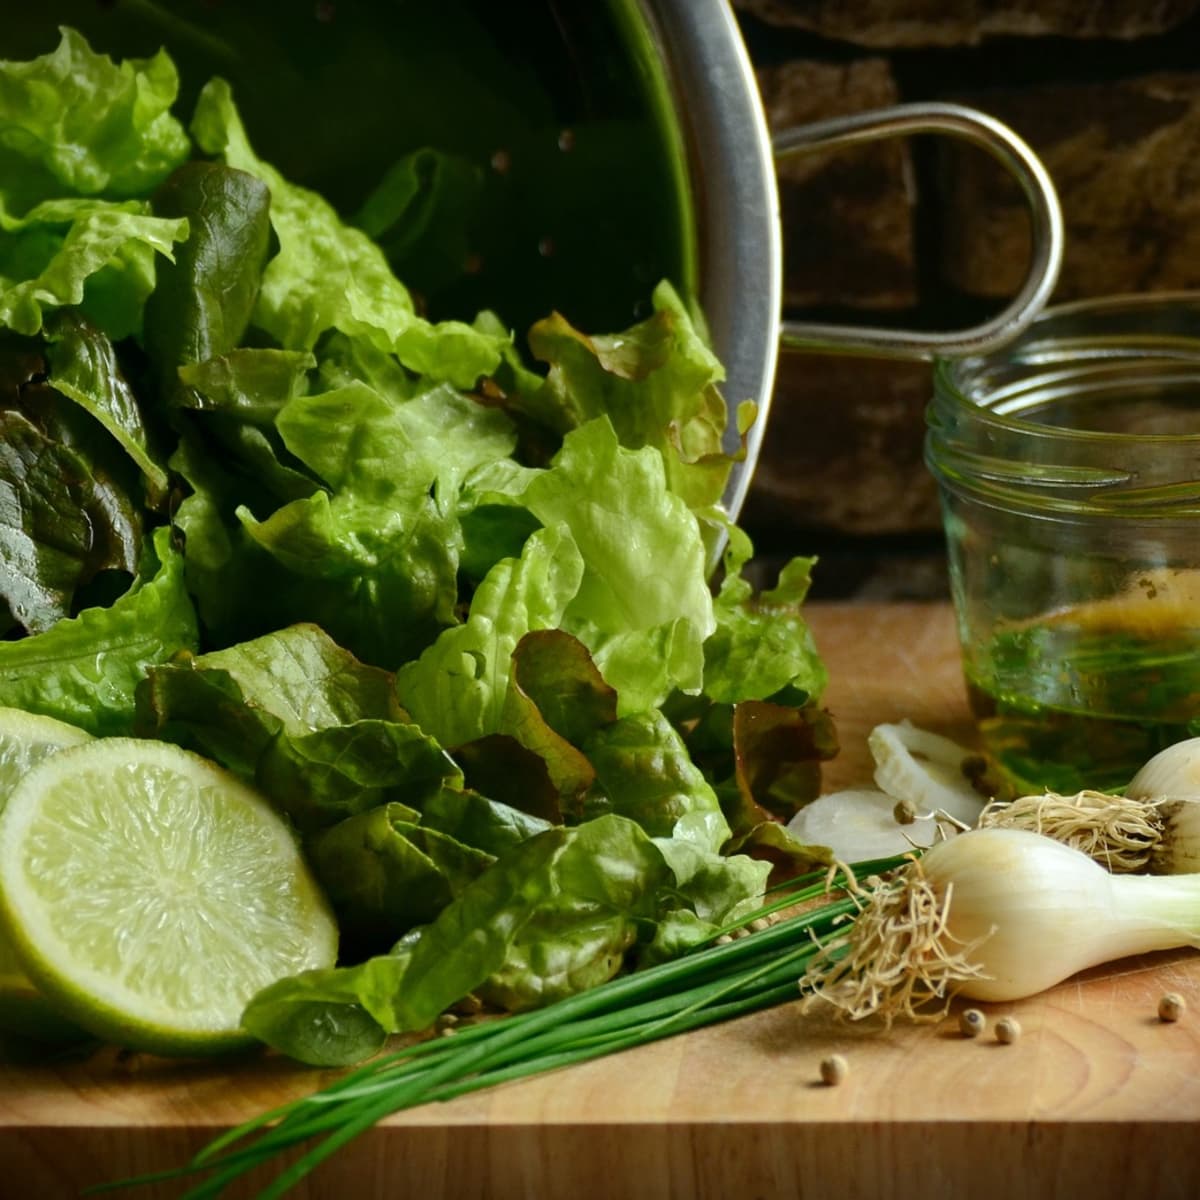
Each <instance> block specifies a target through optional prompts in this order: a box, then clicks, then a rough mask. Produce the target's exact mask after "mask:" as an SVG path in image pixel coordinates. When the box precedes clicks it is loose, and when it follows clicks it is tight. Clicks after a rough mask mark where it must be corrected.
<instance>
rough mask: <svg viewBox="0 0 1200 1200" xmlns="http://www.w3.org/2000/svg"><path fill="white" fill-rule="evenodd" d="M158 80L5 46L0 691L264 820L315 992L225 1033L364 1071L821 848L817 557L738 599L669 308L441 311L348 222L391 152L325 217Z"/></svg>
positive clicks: (171, 71)
mask: <svg viewBox="0 0 1200 1200" xmlns="http://www.w3.org/2000/svg"><path fill="white" fill-rule="evenodd" d="M177 88H178V77H177V73H176V69H175V67H174V65H173V63H172V61H171V60H170V58H169V57H168V56H167V55H166V54H165V53H164V52H160V53H159V54H157V55H156V56H154V57H152V58H148V59H144V60H125V61H120V62H118V61H114V60H113V59H111V58H109V57H108V56H105V55H101V54H97V53H94V52H93V51H92V49H91V48H90V47H89V46H88V44H87V43H86V41H85V40H84V39H83V38H82V37H81V36H79V35H78V34H77V33H75V32H73V31H71V30H69V29H68V30H64V31H63V33H62V39H61V42H60V44H59V45H58V47H57V49H55V50H54V51H53V52H51V53H49V54H47V55H45V56H43V57H41V58H38V59H35V60H33V61H30V62H24V63H17V62H3V63H0V425H2V429H0V626H2V630H0V631H2V632H3V634H4V637H3V640H0V704H5V705H12V706H16V707H20V708H23V709H26V710H28V711H30V712H35V713H44V714H47V715H49V716H53V717H57V718H59V719H62V720H65V721H69V722H71V723H73V724H76V725H79V726H81V727H83V728H84V729H87V730H89V731H90V732H91V733H93V734H97V735H101V736H103V735H130V734H133V735H136V736H143V737H155V738H162V739H166V740H169V741H172V742H176V743H178V744H180V745H182V746H185V747H188V748H190V749H193V750H195V751H197V752H199V753H201V754H204V755H206V756H208V757H210V758H212V759H214V760H216V761H218V762H220V763H222V764H223V765H224V766H225V767H227V768H228V769H229V770H231V771H233V772H235V773H236V774H238V775H239V776H241V777H243V778H245V779H247V780H250V781H252V782H253V783H254V785H256V786H257V788H258V789H259V790H260V791H261V792H262V793H263V794H264V795H266V796H267V797H268V798H269V799H270V800H271V802H272V803H273V804H274V805H275V806H276V808H277V809H278V811H279V812H280V813H281V814H283V816H284V817H286V819H287V820H288V821H290V822H291V824H292V825H293V827H294V828H295V830H296V834H297V837H298V838H299V839H301V842H302V845H303V846H304V848H305V851H306V853H307V857H308V860H309V862H310V863H311V865H312V868H313V870H314V872H315V873H316V875H317V877H318V878H319V880H320V882H321V884H322V885H323V887H324V889H325V891H326V893H327V895H328V897H329V900H330V902H331V904H332V906H333V908H334V910H335V911H336V914H337V916H338V920H339V924H340V928H341V944H342V950H341V960H340V965H339V966H338V967H336V968H334V969H331V970H328V971H318V972H310V973H308V974H306V975H303V976H300V977H297V978H294V979H286V980H282V981H280V982H278V983H277V984H275V985H273V986H272V987H271V988H268V989H267V990H266V991H265V992H263V993H261V994H260V995H259V996H258V997H257V998H256V999H255V1000H254V1001H253V1002H252V1003H251V1005H250V1007H249V1009H248V1010H247V1012H246V1016H245V1023H246V1025H247V1028H248V1029H250V1030H251V1031H252V1032H253V1033H255V1034H256V1035H257V1036H259V1037H260V1038H261V1039H262V1040H263V1041H265V1042H267V1043H269V1044H272V1045H274V1046H276V1047H279V1048H281V1049H283V1050H285V1051H287V1052H288V1053H291V1054H293V1055H295V1056H296V1057H298V1058H302V1059H304V1060H306V1061H310V1062H319V1063H337V1062H345V1061H350V1060H353V1059H356V1058H361V1057H362V1056H363V1055H365V1054H368V1053H370V1052H371V1051H372V1050H374V1049H375V1048H377V1047H378V1046H379V1045H380V1044H381V1042H382V1040H383V1039H384V1037H385V1036H386V1034H387V1033H389V1032H394V1031H402V1030H418V1029H422V1028H425V1027H427V1026H428V1025H429V1024H430V1023H431V1022H432V1021H433V1020H434V1019H435V1018H436V1017H437V1015H438V1014H439V1013H441V1012H442V1011H443V1010H445V1009H446V1008H447V1007H448V1006H450V1005H453V1004H455V1003H457V1002H460V1001H462V1000H463V999H464V998H472V999H474V1000H477V1001H481V1002H483V1003H485V1004H488V1005H493V1006H497V1007H499V1008H502V1009H508V1010H518V1009H522V1008H528V1007H531V1006H536V1005H541V1004H544V1003H547V1002H549V1001H552V1000H554V999H556V998H559V997H562V996H565V995H568V994H571V993H573V992H576V991H578V990H580V989H583V988H587V987H590V986H592V985H595V984H597V983H599V982H601V981H603V980H605V979H608V978H610V977H611V976H613V975H614V974H615V973H617V972H619V971H622V970H628V969H636V967H637V966H638V965H639V964H643V963H648V962H652V961H657V960H661V959H663V958H666V957H669V956H672V955H676V954H679V953H681V952H682V951H684V950H686V949H687V948H688V947H689V946H692V945H695V944H697V943H698V942H700V941H702V940H704V939H706V938H708V937H710V936H711V935H712V933H713V932H714V930H716V929H718V928H719V927H720V926H722V925H723V924H725V923H727V922H729V921H731V920H734V919H736V917H737V915H738V914H739V912H746V911H748V910H749V909H751V908H753V907H754V906H755V905H756V904H757V902H758V900H759V898H760V897H761V895H762V894H763V890H764V888H765V886H766V885H767V880H768V876H769V875H770V874H771V872H772V871H778V872H787V871H789V870H790V871H798V870H801V869H805V868H810V867H811V866H812V865H813V864H814V863H818V862H824V861H826V859H825V852H824V851H823V850H821V849H820V848H809V847H804V846H800V845H797V844H796V843H795V842H794V841H793V840H792V839H791V838H790V837H789V836H788V834H787V833H786V830H785V829H784V827H783V821H785V820H786V818H787V817H788V816H789V815H790V814H791V813H792V812H793V811H795V809H796V808H797V807H799V806H800V805H801V804H803V803H805V802H806V801H807V800H809V799H811V798H812V797H813V796H814V795H815V794H816V792H817V790H818V786H819V770H820V768H819V763H820V760H821V759H822V758H828V757H830V756H832V754H833V753H835V751H836V739H835V734H834V730H833V727H832V723H831V720H830V718H829V716H828V714H827V713H826V712H824V711H823V710H822V709H821V707H820V704H819V701H820V696H821V691H822V688H823V686H824V684H825V671H824V667H823V665H822V663H821V660H820V658H819V657H818V654H817V652H816V650H815V648H814V645H813V642H812V639H811V637H810V634H809V631H808V628H807V626H806V624H805V622H804V619H803V617H802V615H801V612H800V609H801V604H802V602H803V600H804V597H805V593H806V590H807V588H808V583H809V572H810V568H811V565H812V563H811V560H804V559H798V560H796V561H794V562H792V563H791V564H790V565H788V566H787V567H786V568H785V569H784V570H783V571H782V572H781V573H780V575H779V578H778V581H777V584H776V586H775V587H774V588H772V589H770V590H769V591H764V592H762V593H756V592H755V590H754V589H753V587H752V586H751V584H750V583H749V582H748V581H747V579H746V578H745V577H744V575H743V568H744V567H745V565H746V563H747V562H748V560H749V558H750V556H751V553H752V551H751V546H750V544H749V541H748V539H747V537H746V535H745V534H744V532H742V531H741V530H740V529H738V528H737V527H736V526H734V525H733V524H732V523H731V522H729V521H728V520H727V518H726V517H725V516H724V514H723V513H722V510H721V507H720V498H721V495H722V492H723V489H724V487H725V485H726V482H727V480H728V478H729V474H730V470H731V467H732V464H733V461H734V460H733V458H732V457H731V456H730V455H729V454H728V453H726V452H725V451H724V450H723V449H722V439H723V435H724V433H725V427H726V424H727V422H728V420H729V418H728V415H727V408H726V405H725V403H724V400H723V398H722V396H721V393H720V392H719V390H718V385H719V383H720V382H721V380H722V371H721V367H720V364H719V363H718V362H717V361H716V359H715V358H714V356H713V354H712V353H711V351H710V350H709V349H708V348H707V346H706V344H705V341H704V339H703V337H702V336H701V334H700V332H699V331H698V329H697V327H696V325H695V324H694V323H693V320H692V319H691V318H690V317H689V312H688V310H687V308H686V306H685V305H684V304H683V303H682V302H681V301H680V299H679V297H678V296H677V295H676V293H675V291H674V290H673V289H672V288H671V286H670V285H669V284H666V283H664V284H661V285H660V286H659V287H658V288H657V289H656V290H655V292H654V295H653V313H652V315H650V316H649V317H648V318H647V319H645V320H644V321H642V322H641V323H639V324H637V325H635V326H634V327H633V328H630V329H627V330H624V331H623V332H620V333H618V334H615V335H609V336H587V335H585V334H584V333H582V332H580V331H578V330H576V329H574V328H573V327H572V326H571V325H570V324H569V323H568V321H567V320H566V319H565V318H564V317H563V316H561V315H559V314H557V313H556V314H553V315H551V316H549V317H547V318H546V319H545V320H542V321H540V322H539V323H537V324H536V325H535V326H534V327H533V328H532V329H531V330H530V331H529V333H528V335H527V339H526V342H525V344H524V345H521V346H519V345H518V343H517V342H516V341H514V338H513V336H512V335H511V334H510V331H509V330H508V329H506V327H505V326H504V324H503V322H502V321H501V319H500V318H499V317H498V316H497V315H495V314H492V313H488V312H484V313H481V314H479V315H478V317H476V318H475V319H474V321H473V322H472V323H469V324H468V323H466V322H462V321H443V322H439V323H431V322H430V321H427V320H426V319H424V318H423V317H422V316H421V315H420V313H419V311H418V309H417V307H416V305H415V304H414V301H413V298H412V296H411V295H410V294H409V292H408V291H407V290H406V289H405V287H404V285H403V284H402V283H401V282H400V281H399V280H398V279H397V278H396V276H395V275H394V274H393V271H392V269H391V267H390V265H389V262H388V259H387V256H386V254H385V252H384V250H383V249H381V247H380V245H379V244H377V243H376V242H374V241H372V240H371V237H370V236H369V233H368V229H370V227H371V218H372V214H375V215H376V216H377V215H378V214H379V213H386V214H388V220H389V221H390V222H392V223H393V225H394V227H396V228H400V229H402V228H403V222H404V214H405V210H406V205H408V204H409V203H410V202H412V201H413V195H414V184H413V179H414V169H413V168H412V162H411V161H408V160H401V161H400V162H398V163H397V164H396V165H395V167H393V169H391V170H390V171H388V173H387V174H386V176H385V177H384V179H383V180H382V182H381V183H380V184H379V185H378V187H377V188H376V190H375V191H374V192H372V193H370V194H369V195H366V196H365V197H364V200H363V204H362V209H361V211H360V212H359V213H358V214H355V215H353V216H351V217H349V218H347V217H344V216H342V215H340V214H339V213H337V212H335V211H334V209H333V208H332V207H331V206H330V205H329V204H328V203H327V202H326V201H324V200H323V199H322V198H321V197H320V196H318V195H316V194H314V193H312V192H311V191H308V190H305V189H303V188H301V187H298V186H295V185H293V184H291V183H289V182H288V181H287V180H286V179H284V178H282V177H281V176H280V175H279V174H278V173H277V172H276V171H275V170H274V169H273V168H272V167H271V166H270V165H269V164H268V163H267V162H264V161H263V160H261V159H260V158H259V157H258V156H257V155H256V153H255V151H254V149H253V148H252V146H251V143H250V141H249V140H248V137H247V134H246V131H245V129H244V128H243V126H242V124H241V122H240V120H239V117H238V112H237V110H236V108H235V106H234V100H233V97H232V95H231V92H230V89H229V87H228V85H227V84H225V83H224V82H223V81H222V80H220V79H213V80H211V81H210V82H209V83H208V84H207V86H206V87H205V88H204V90H203V91H202V92H201V94H200V97H199V101H198V103H197V104H196V107H195V112H194V114H193V115H192V117H191V121H190V124H187V125H185V124H184V123H183V122H182V121H181V120H180V119H179V118H178V117H177V116H176V115H175V114H174V113H173V112H172V106H173V104H174V102H175V99H176V94H177ZM376 223H377V222H376ZM753 415H754V414H753V406H752V405H748V404H747V405H743V406H742V409H741V410H740V412H739V414H738V418H737V419H738V421H739V422H740V425H741V429H740V432H741V433H743V434H744V432H745V430H746V428H748V426H749V423H750V422H751V421H752V419H753ZM722 545H723V546H724V556H723V562H722V564H721V566H720V570H719V571H718V572H717V574H718V577H719V580H720V582H719V583H713V582H712V581H711V579H710V575H711V574H712V572H711V570H710V562H711V559H712V558H713V554H714V549H715V548H718V547H721V546H722Z"/></svg>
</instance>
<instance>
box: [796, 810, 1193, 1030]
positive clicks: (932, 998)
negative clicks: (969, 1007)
mask: <svg viewBox="0 0 1200 1200" xmlns="http://www.w3.org/2000/svg"><path fill="white" fill-rule="evenodd" d="M1178 946H1200V875H1191V876H1184V875H1176V876H1171V877H1165V876H1163V877H1155V876H1150V875H1111V874H1110V873H1109V872H1107V871H1106V870H1104V868H1103V867H1101V866H1100V865H1099V864H1097V863H1096V862H1094V861H1093V860H1092V859H1090V858H1089V857H1088V856H1087V855H1086V854H1083V853H1082V852H1080V851H1079V850H1075V849H1074V848H1072V847H1070V846H1066V845H1064V844H1063V843H1061V842H1057V841H1055V840H1054V839H1052V838H1048V837H1045V836H1043V835H1041V834H1037V833H1032V832H1030V831H1028V830H1022V829H975V830H971V831H969V832H966V833H962V834H959V835H958V836H957V837H953V838H949V839H948V840H946V841H943V842H939V843H938V844H937V845H935V846H934V847H933V848H932V849H931V850H929V851H927V852H926V853H925V854H924V855H922V856H921V857H920V858H919V859H916V860H914V861H912V862H911V863H909V864H908V865H907V866H905V867H904V868H903V869H901V870H900V871H898V872H896V873H895V874H894V875H893V876H891V877H890V878H888V879H885V880H881V881H878V882H877V883H875V885H874V886H873V887H871V888H870V889H869V890H868V892H867V894H866V898H865V899H864V900H863V907H862V909H861V911H860V913H859V915H858V916H857V917H855V919H854V921H853V923H852V924H851V925H850V926H849V928H848V929H847V930H846V931H845V932H844V933H842V934H841V935H839V937H838V938H836V939H833V940H831V941H829V942H827V943H826V944H825V945H823V946H822V948H821V950H820V951H819V952H818V954H817V956H816V957H815V958H814V959H813V961H812V963H811V964H810V965H809V967H808V969H807V970H806V971H805V973H804V975H803V977H802V978H801V980H800V989H801V991H802V992H803V993H804V994H805V995H806V996H807V1000H806V1003H808V1004H811V1003H814V1002H816V1001H818V1000H821V999H823V1000H825V1001H828V1002H830V1003H832V1004H834V1005H836V1006H837V1007H838V1008H839V1009H841V1010H842V1011H843V1012H844V1013H846V1014H847V1015H848V1016H850V1017H851V1018H852V1019H860V1018H863V1017H867V1016H871V1015H874V1014H878V1015H880V1016H882V1017H883V1018H884V1019H885V1020H886V1022H887V1023H888V1024H889V1025H890V1024H891V1022H892V1020H893V1019H894V1018H895V1017H898V1016H905V1017H909V1018H911V1019H917V1020H923V1019H924V1020H927V1019H937V1018H940V1017H941V1016H943V1015H944V1014H945V1012H946V1010H947V1008H948V1007H949V1004H950V1000H951V999H952V997H953V996H955V995H963V996H966V997H968V998H970V999H974V1000H990V1001H997V1000H1019V999H1022V998H1024V997H1026V996H1032V995H1035V994H1036V993H1038V992H1041V991H1044V990H1045V989H1046V988H1049V987H1052V986H1053V985H1054V984H1056V983H1060V982H1061V981H1062V980H1064V979H1067V978H1068V977H1069V976H1071V975H1074V974H1075V973H1076V972H1077V971H1082V970H1083V969H1084V968H1086V967H1092V966H1096V965H1098V964H1100V963H1105V962H1110V961H1112V960H1114V959H1118V958H1124V957H1125V956H1127V955H1130V954H1141V953H1145V952H1148V951H1151V950H1165V949H1170V948H1173V947H1178ZM931 1009H932V1010H933V1011H930V1010H931Z"/></svg>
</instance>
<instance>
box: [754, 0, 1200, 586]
mask: <svg viewBox="0 0 1200 1200" xmlns="http://www.w3.org/2000/svg"><path fill="white" fill-rule="evenodd" d="M736 10H737V13H738V18H739V21H740V23H741V26H742V30H743V34H744V37H745V39H746V42H747V45H748V47H749V49H750V53H751V57H752V59H753V61H754V63H755V66H756V69H757V72H758V77H759V84H760V87H761V90H762V94H763V101H764V104H765V107H766V109H767V114H768V120H769V122H770V123H771V125H772V127H773V128H784V127H786V126H788V125H791V124H798V123H803V122H807V121H813V120H818V119H820V118H822V117H825V116H832V115H835V114H840V113H846V112H853V111H857V110H860V109H869V108H876V107H881V106H884V105H888V104H894V103H899V102H903V101H910V100H923V99H937V100H951V101H958V102H961V103H966V104H970V105H973V106H974V107H976V108H980V109H982V110H983V111H985V112H988V113H990V114H991V115H993V116H995V117H997V118H999V119H1000V120H1002V121H1004V122H1006V123H1007V124H1008V125H1010V126H1011V127H1012V128H1013V129H1014V130H1016V132H1017V133H1019V134H1020V135H1021V136H1022V137H1023V138H1024V139H1025V140H1026V141H1027V142H1029V144H1030V145H1031V146H1032V147H1033V149H1034V150H1035V151H1036V152H1037V153H1038V155H1039V156H1040V157H1041V159H1042V161H1043V162H1044V163H1045V165H1046V167H1047V169H1048V171H1049V173H1050V175H1051V177H1052V178H1053V180H1054V183H1055V186H1056V188H1057V190H1058V193H1059V197H1060V200H1061V202H1062V207H1063V215H1064V220H1065V223H1066V239H1067V240H1066V255H1065V260H1064V264H1063V270H1062V274H1061V276H1060V280H1059V284H1058V287H1057V290H1056V292H1055V295H1054V299H1055V300H1056V301H1066V300H1074V299H1081V298H1086V297H1091V296H1100V295H1105V294H1112V293H1122V292H1146V291H1169V290H1175V289H1184V288H1196V287H1200V0H1158V2H1156V3H1138V2H1136V0H1125V2H1120V0H1023V2H1022V0H1009V2H1006V0H973V2H965V3H964V2H962V0H959V2H957V3H956V2H954V0H736ZM778 174H779V179H780V190H781V203H782V208H783V214H784V239H785V261H786V280H785V295H786V301H785V307H786V312H787V314H788V315H790V316H796V317H803V316H810V317H811V316H821V317H824V318H831V319H837V320H853V321H855V322H856V323H861V322H863V321H870V322H876V323H890V324H903V325H908V326H922V327H927V328H935V327H936V328H953V327H962V326H965V325H968V324H971V323H973V322H975V321H976V320H978V319H980V318H981V317H984V316H986V315H987V314H988V313H990V312H994V311H996V310H997V309H998V308H999V307H1001V306H1002V305H1003V303H1004V302H1005V301H1006V299H1007V298H1008V297H1010V296H1011V295H1012V294H1013V293H1014V292H1015V291H1016V290H1017V289H1018V287H1019V286H1020V283H1021V280H1022V278H1023V276H1024V273H1025V269H1026V264H1027V262H1028V227H1027V219H1026V216H1025V206H1024V202H1023V200H1022V199H1021V197H1020V195H1019V193H1018V192H1017V190H1016V187H1015V185H1013V184H1012V183H1011V182H1010V181H1009V180H1008V179H1007V178H1006V177H1005V176H1004V174H1003V173H1002V172H1001V171H1000V169H999V168H997V167H996V166H995V165H994V164H993V163H992V161H991V160H990V159H989V158H988V157H987V156H986V155H985V154H983V153H982V152H981V151H978V150H975V149H973V148H971V147H968V146H965V145H964V144H962V143H960V142H958V141H950V140H947V139H944V138H923V137H922V138H913V139H909V140H908V141H907V142H895V141H892V142H887V143H876V144H875V145H873V146H865V147H860V148H856V149H854V150H849V151H842V152H839V153H838V154H837V155H836V156H834V155H825V156H808V157H805V158H803V159H793V160H791V161H789V162H788V163H784V164H781V165H780V167H779V171H778ZM929 394H930V373H929V368H928V367H926V366H923V365H920V364H915V365H914V364H897V363H886V362H878V361H867V360H861V359H858V360H856V359H850V358H834V357H822V356H814V355H807V354H806V355H797V354H790V353H785V354H784V355H782V357H781V360H780V366H779V375H778V386H777V390H776V394H775V397H774V399H773V407H772V413H771V417H770V421H769V423H768V425H767V435H766V440H765V445H764V450H763V454H762V456H761V458H760V461H759V466H758V469H757V472H756V475H755V481H754V486H753V488H752V491H751V494H750V497H749V499H748V501H747V505H746V508H745V509H744V511H743V514H742V520H743V523H744V524H745V525H746V526H747V528H748V529H749V531H750V532H751V534H752V536H753V537H754V540H755V544H756V546H757V548H758V551H759V555H760V559H759V561H760V564H761V565H762V566H763V568H764V571H765V572H769V570H770V568H771V567H772V566H773V564H774V562H775V561H776V560H778V559H781V558H784V557H787V556H790V555H792V554H810V553H816V554H817V555H819V557H820V562H819V565H818V567H817V570H816V573H815V577H814V586H813V592H812V595H813V597H814V598H825V599H830V598H838V599H864V600H865V599H925V598H940V597H943V596H945V595H946V594H947V579H946V571H945V563H944V556H943V548H942V536H941V528H940V515H939V512H938V505H937V496H936V492H935V489H934V486H933V483H932V480H931V479H930V477H929V475H928V473H927V472H926V470H925V468H924V465H923V462H922V457H921V453H922V437H923V425H924V408H925V405H926V403H927V401H928V398H929Z"/></svg>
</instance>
